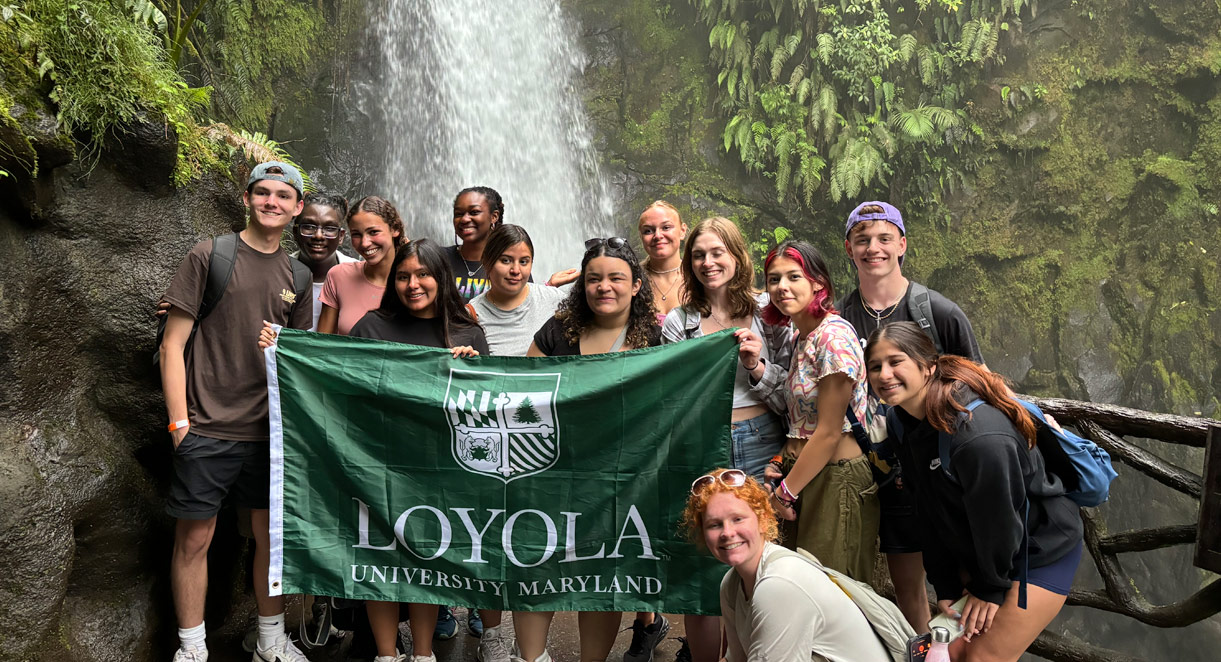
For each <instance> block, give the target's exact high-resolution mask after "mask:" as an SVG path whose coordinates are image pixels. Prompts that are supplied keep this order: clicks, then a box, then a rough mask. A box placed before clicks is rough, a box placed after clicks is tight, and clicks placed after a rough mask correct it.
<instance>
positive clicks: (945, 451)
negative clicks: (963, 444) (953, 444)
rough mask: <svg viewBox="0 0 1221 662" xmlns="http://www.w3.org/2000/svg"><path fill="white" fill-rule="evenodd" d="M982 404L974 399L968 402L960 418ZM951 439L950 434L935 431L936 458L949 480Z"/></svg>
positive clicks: (979, 399) (950, 474)
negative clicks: (938, 459)
mask: <svg viewBox="0 0 1221 662" xmlns="http://www.w3.org/2000/svg"><path fill="white" fill-rule="evenodd" d="M982 404H984V401H983V399H981V398H975V399H974V400H972V401H970V402H968V403H967V411H966V413H965V414H963V415H962V416H966V415H967V414H970V413H971V412H973V411H975V410H976V409H977V408H978V407H979V406H980V405H982ZM960 420H961V417H960ZM952 439H953V437H952V436H951V435H950V434H948V433H945V432H942V431H940V430H938V431H937V457H938V458H940V460H941V470H942V471H944V472H945V473H946V474H947V475H949V477H950V478H954V474H953V472H951V471H950V441H951V440H952ZM955 480H957V479H955Z"/></svg>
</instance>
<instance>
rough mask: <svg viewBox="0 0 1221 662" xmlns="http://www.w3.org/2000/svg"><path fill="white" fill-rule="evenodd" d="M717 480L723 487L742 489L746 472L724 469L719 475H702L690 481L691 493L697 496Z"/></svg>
mask: <svg viewBox="0 0 1221 662" xmlns="http://www.w3.org/2000/svg"><path fill="white" fill-rule="evenodd" d="M718 480H719V481H721V484H722V485H724V486H725V487H742V486H743V485H745V484H746V472H745V471H742V470H741V469H726V470H725V471H722V472H721V473H719V474H704V475H703V476H700V477H699V478H696V479H695V480H693V481H691V493H692V494H699V493H700V492H703V491H704V490H706V489H708V488H709V487H712V485H713V484H714V483H716V482H717V481H718Z"/></svg>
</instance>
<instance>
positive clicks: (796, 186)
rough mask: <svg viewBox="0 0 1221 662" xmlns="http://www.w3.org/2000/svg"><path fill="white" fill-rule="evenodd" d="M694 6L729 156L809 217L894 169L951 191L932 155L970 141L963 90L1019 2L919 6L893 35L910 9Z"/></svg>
mask: <svg viewBox="0 0 1221 662" xmlns="http://www.w3.org/2000/svg"><path fill="white" fill-rule="evenodd" d="M689 1H690V3H691V4H692V5H693V6H694V7H695V9H696V12H697V14H698V16H699V18H700V20H702V21H703V22H704V24H705V25H706V26H708V31H709V32H708V43H709V46H710V47H711V49H712V53H711V58H712V60H713V62H714V64H715V65H716V66H718V67H719V68H720V72H719V74H718V77H717V86H718V89H719V101H720V105H721V107H722V108H723V110H724V112H725V114H726V116H727V121H726V124H725V129H724V131H723V133H722V139H723V146H724V148H725V150H726V151H727V152H729V151H736V152H737V153H738V155H739V157H740V159H741V161H742V163H743V164H744V165H746V167H747V170H749V171H751V172H755V173H758V174H760V175H762V176H764V177H767V178H770V179H773V180H774V184H775V188H776V193H777V196H778V198H779V199H780V200H781V201H785V200H789V201H795V202H798V203H800V204H802V205H804V206H806V207H811V206H813V205H814V204H815V198H816V197H817V196H818V195H819V193H820V192H824V193H825V194H826V195H829V196H830V198H831V199H832V200H833V201H839V200H842V199H844V198H854V197H856V196H858V195H860V194H861V193H862V192H864V191H866V190H870V189H879V188H881V187H884V186H886V185H887V183H888V182H889V180H890V178H891V176H892V175H893V173H894V172H895V170H896V168H898V167H899V166H900V164H906V165H907V167H918V168H921V169H922V172H920V173H919V175H920V176H921V177H923V179H924V182H925V183H927V182H929V181H937V182H944V181H954V180H955V179H956V178H955V177H948V178H947V176H946V172H945V170H947V169H949V168H951V167H952V166H950V165H949V163H950V161H949V160H946V159H938V158H935V156H936V154H937V153H938V152H939V151H940V150H946V149H949V150H953V149H956V148H957V146H958V143H960V142H962V141H964V140H968V139H970V137H971V136H972V135H973V134H974V133H975V129H974V127H973V125H972V124H971V123H970V121H969V116H968V115H967V113H966V110H965V108H964V107H963V104H962V97H963V90H965V89H967V88H968V87H969V85H971V84H972V83H973V82H974V81H975V80H976V79H977V78H978V76H979V75H980V74H981V72H982V70H983V67H984V66H986V65H987V64H989V63H992V62H998V61H1000V58H1001V53H1000V39H1001V35H1002V34H1003V33H1004V32H1006V31H1007V30H1010V29H1011V26H1019V27H1020V19H1019V15H1020V12H1021V11H1022V9H1023V7H1024V6H1025V3H1026V1H1027V0H969V2H964V0H916V2H915V9H916V11H918V12H919V17H918V18H919V20H918V21H911V20H903V21H901V22H899V23H898V24H897V25H896V24H895V23H894V21H892V14H894V15H896V16H900V17H901V18H903V19H907V18H908V17H909V12H910V11H911V10H912V8H913V7H912V5H911V4H910V3H905V2H899V1H898V0H840V1H839V2H837V3H830V2H820V1H819V0H689ZM905 14H907V15H905ZM828 167H829V171H827V169H828ZM934 167H935V168H936V169H938V170H937V171H933V170H930V168H934ZM824 171H827V172H824ZM958 179H960V178H958Z"/></svg>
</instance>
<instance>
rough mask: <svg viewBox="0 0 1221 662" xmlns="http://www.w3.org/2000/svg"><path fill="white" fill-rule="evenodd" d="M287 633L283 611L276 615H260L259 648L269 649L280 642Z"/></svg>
mask: <svg viewBox="0 0 1221 662" xmlns="http://www.w3.org/2000/svg"><path fill="white" fill-rule="evenodd" d="M286 636H287V635H285V634H284V614H283V612H281V613H279V614H276V615H275V616H259V644H258V645H259V648H260V649H261V650H267V649H268V648H271V647H272V646H275V645H276V644H278V643H280V642H281V641H282V640H283V639H284V638H285V637H286Z"/></svg>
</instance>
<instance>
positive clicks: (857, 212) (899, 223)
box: [844, 200, 907, 265]
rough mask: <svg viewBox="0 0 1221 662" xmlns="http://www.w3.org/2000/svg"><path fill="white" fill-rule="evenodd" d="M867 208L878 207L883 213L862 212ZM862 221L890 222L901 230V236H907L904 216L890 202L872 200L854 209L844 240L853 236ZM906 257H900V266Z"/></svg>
mask: <svg viewBox="0 0 1221 662" xmlns="http://www.w3.org/2000/svg"><path fill="white" fill-rule="evenodd" d="M866 207H878V208H880V209H881V210H882V211H880V212H878V211H870V212H863V211H861V210H863V209H864V208H866ZM862 221H888V222H890V224H892V225H894V226H895V227H897V228H899V234H900V235H901V236H904V237H906V236H907V228H905V227H903V214H900V213H899V210H898V208H896V207H895V206H894V205H892V204H890V203H889V202H882V201H881V200H870V201H869V202H862V203H861V204H859V205H857V206H856V209H853V210H852V213H851V214H848V223H847V225H845V226H844V239H847V238H848V235H850V234H852V228H854V227H856V224H857V223H860V222H862ZM904 257H905V255H900V256H899V264H900V265H902V264H903V258H904Z"/></svg>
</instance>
